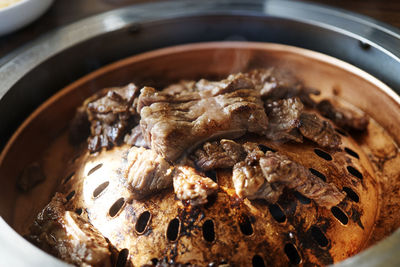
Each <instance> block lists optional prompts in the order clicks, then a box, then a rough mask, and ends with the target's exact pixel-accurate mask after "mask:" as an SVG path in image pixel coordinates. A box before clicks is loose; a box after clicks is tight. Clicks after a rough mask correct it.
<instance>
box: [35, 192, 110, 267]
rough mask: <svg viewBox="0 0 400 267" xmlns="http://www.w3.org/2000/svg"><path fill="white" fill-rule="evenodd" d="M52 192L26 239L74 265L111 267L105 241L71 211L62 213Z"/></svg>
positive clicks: (61, 198) (60, 198)
mask: <svg viewBox="0 0 400 267" xmlns="http://www.w3.org/2000/svg"><path fill="white" fill-rule="evenodd" d="M64 202H65V199H64V198H63V197H62V195H61V194H59V193H56V195H55V196H54V197H53V199H52V200H51V202H50V203H49V204H48V205H47V206H46V207H45V208H44V209H43V210H42V211H41V212H40V213H39V215H38V217H37V218H36V219H35V221H34V223H33V225H32V226H31V233H30V235H29V236H28V237H27V238H28V239H29V240H30V241H31V242H32V243H34V244H35V245H36V246H38V247H40V248H41V249H43V250H45V251H47V252H48V253H50V254H52V255H54V256H56V257H58V258H60V259H62V260H64V261H66V262H68V263H71V264H74V265H77V266H113V265H112V253H111V251H112V248H111V246H110V245H109V244H108V242H107V241H106V239H105V238H104V237H103V236H102V235H101V234H100V233H99V232H98V231H97V230H96V229H95V228H94V227H93V226H92V225H91V224H89V223H88V222H86V221H85V220H84V219H82V218H81V217H80V216H78V215H77V214H76V213H75V212H70V211H66V210H65V207H64V205H63V204H64Z"/></svg>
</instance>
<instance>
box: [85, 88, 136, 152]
mask: <svg viewBox="0 0 400 267" xmlns="http://www.w3.org/2000/svg"><path fill="white" fill-rule="evenodd" d="M138 94H139V89H138V88H137V87H136V86H135V85H134V84H129V85H127V86H125V87H116V88H107V89H104V90H102V91H101V92H100V93H98V94H95V95H93V96H92V97H90V98H89V99H87V100H86V101H85V103H84V107H85V109H86V112H87V115H88V119H89V121H90V125H91V126H90V133H91V135H90V137H89V140H88V143H89V144H88V148H89V150H90V151H91V152H95V151H98V150H100V149H101V148H103V147H105V148H111V147H113V146H114V145H119V144H120V143H121V142H122V141H123V139H124V136H125V134H126V133H127V132H128V131H129V130H130V129H132V128H133V126H135V124H137V123H138V120H139V116H138V114H137V113H136V101H135V98H136V97H137V96H138Z"/></svg>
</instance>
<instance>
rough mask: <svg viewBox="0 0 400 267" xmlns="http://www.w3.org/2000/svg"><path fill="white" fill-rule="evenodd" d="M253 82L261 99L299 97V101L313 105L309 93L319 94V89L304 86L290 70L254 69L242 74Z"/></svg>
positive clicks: (272, 99) (274, 99)
mask: <svg viewBox="0 0 400 267" xmlns="http://www.w3.org/2000/svg"><path fill="white" fill-rule="evenodd" d="M244 75H245V76H246V77H247V78H249V79H250V80H251V81H253V83H254V84H255V86H256V88H257V89H258V90H259V91H260V94H261V96H262V98H263V99H266V100H268V101H276V100H280V99H285V98H291V97H299V98H300V100H301V102H303V104H305V105H306V106H309V107H314V106H315V102H314V100H312V99H311V97H310V95H319V94H320V91H319V90H316V89H313V88H308V87H305V86H304V85H303V84H302V82H301V81H300V80H299V79H297V78H296V77H295V75H293V74H292V73H291V72H289V71H284V70H281V69H275V68H269V69H255V70H251V71H249V72H247V73H245V74H244Z"/></svg>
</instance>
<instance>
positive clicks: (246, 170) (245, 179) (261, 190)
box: [232, 142, 283, 202]
mask: <svg viewBox="0 0 400 267" xmlns="http://www.w3.org/2000/svg"><path fill="white" fill-rule="evenodd" d="M242 147H243V149H244V150H245V151H246V157H245V158H244V160H242V161H240V162H237V163H236V164H235V165H234V166H233V171H232V181H233V186H234V188H235V191H236V194H237V195H238V196H239V197H241V198H248V199H265V200H267V201H269V202H276V201H277V200H278V198H279V196H280V195H281V194H282V190H283V186H280V187H277V188H272V187H271V184H270V183H268V181H267V180H266V179H265V177H264V174H263V173H262V171H261V168H260V165H259V161H260V159H261V158H262V157H263V156H264V152H262V151H261V150H260V149H259V147H258V145H257V144H256V143H252V142H246V143H244V144H243V145H242Z"/></svg>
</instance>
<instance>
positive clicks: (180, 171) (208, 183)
mask: <svg viewBox="0 0 400 267" xmlns="http://www.w3.org/2000/svg"><path fill="white" fill-rule="evenodd" d="M217 190H218V185H217V184H216V183H215V182H214V181H213V180H211V179H210V178H208V177H206V176H204V175H202V174H200V173H199V172H197V171H196V170H195V169H194V168H192V167H189V166H182V165H179V166H176V167H175V170H174V191H175V195H176V197H177V198H178V199H180V200H182V201H189V202H190V204H191V205H194V206H196V205H201V204H205V203H207V197H208V196H209V195H211V194H214V193H215V192H216V191H217Z"/></svg>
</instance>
